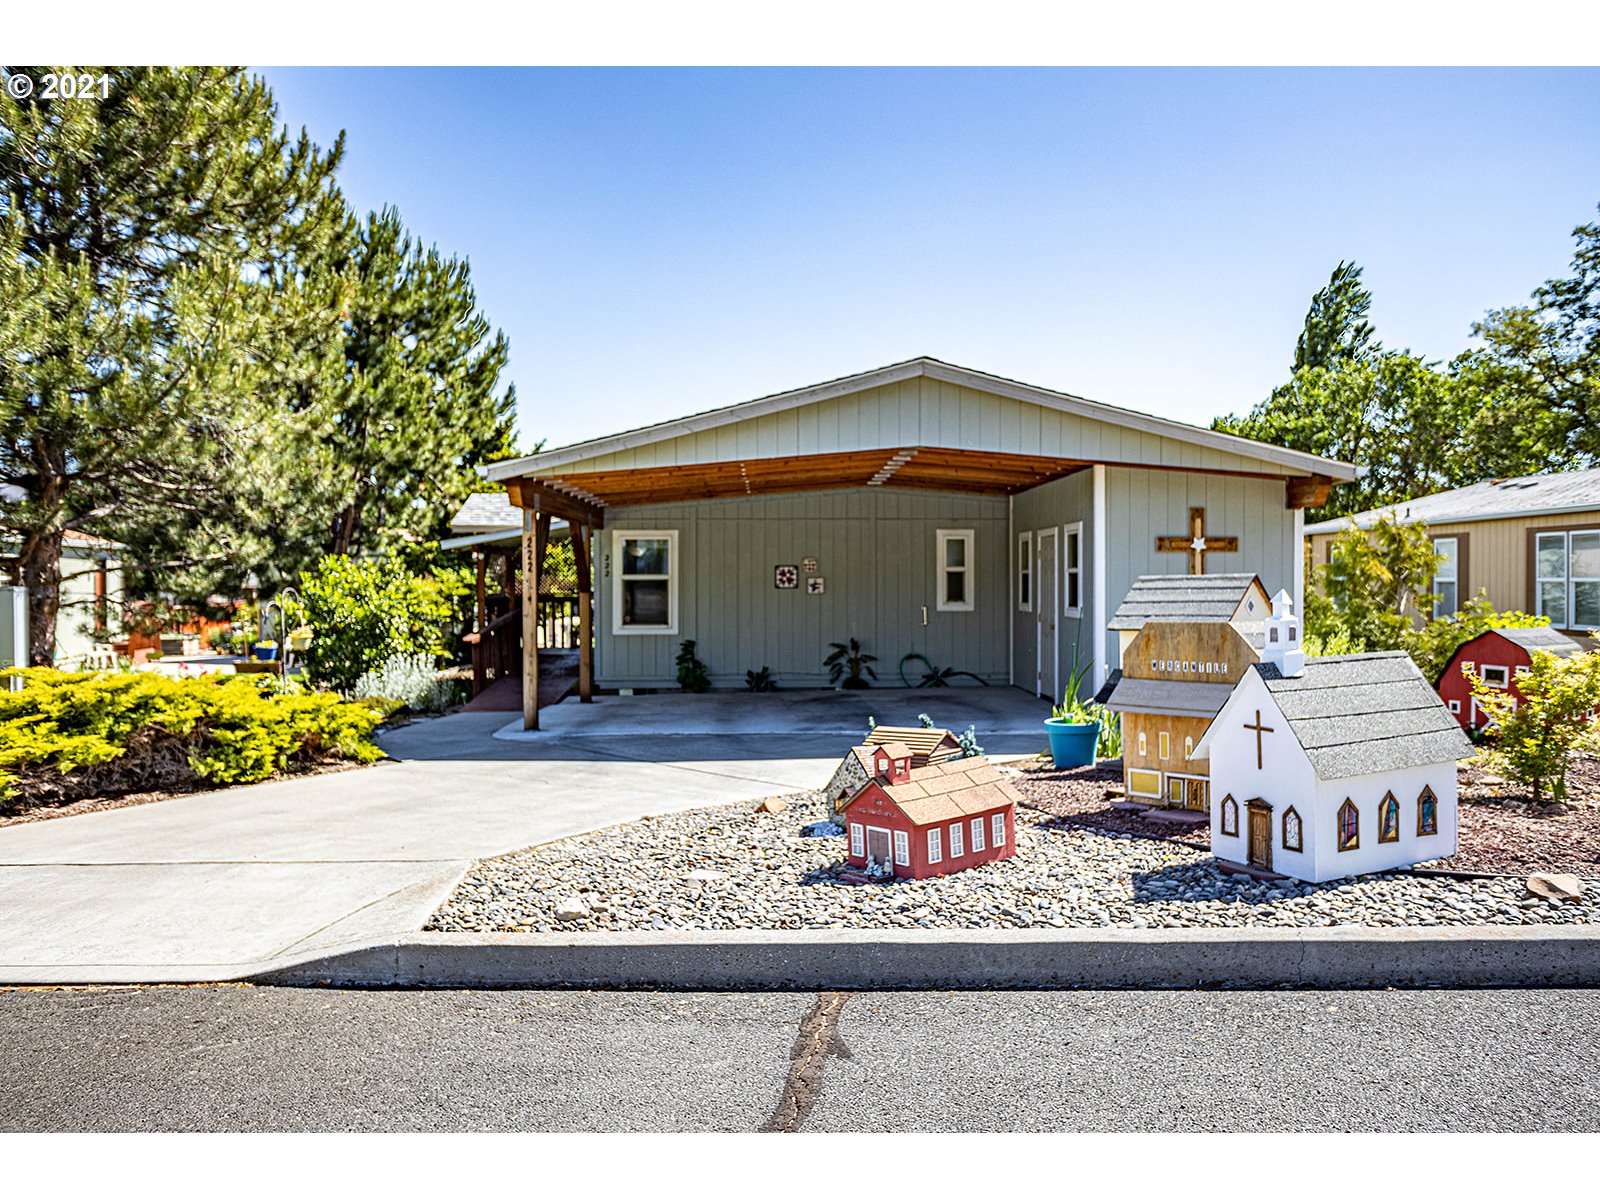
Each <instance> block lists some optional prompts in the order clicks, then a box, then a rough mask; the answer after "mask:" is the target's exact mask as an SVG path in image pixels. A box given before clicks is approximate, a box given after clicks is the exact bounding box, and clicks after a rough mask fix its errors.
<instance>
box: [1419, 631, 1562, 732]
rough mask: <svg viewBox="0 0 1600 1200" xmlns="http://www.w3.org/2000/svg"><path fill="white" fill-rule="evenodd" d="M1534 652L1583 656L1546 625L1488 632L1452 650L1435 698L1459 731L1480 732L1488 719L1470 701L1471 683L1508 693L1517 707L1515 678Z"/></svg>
mask: <svg viewBox="0 0 1600 1200" xmlns="http://www.w3.org/2000/svg"><path fill="white" fill-rule="evenodd" d="M1535 650H1544V651H1546V652H1548V653H1550V654H1554V655H1557V656H1559V657H1561V658H1571V657H1572V656H1573V655H1576V654H1582V653H1583V647H1582V646H1581V645H1579V644H1578V643H1577V642H1575V641H1573V639H1571V638H1569V637H1568V636H1567V635H1566V634H1564V633H1557V632H1556V631H1555V630H1554V629H1551V628H1550V627H1549V626H1548V625H1544V626H1535V627H1534V628H1532V629H1491V630H1489V631H1488V632H1487V633H1480V634H1479V635H1478V636H1477V637H1475V638H1472V639H1471V640H1470V641H1466V642H1462V643H1461V645H1460V646H1458V647H1456V652H1455V653H1454V654H1452V655H1451V656H1450V661H1449V662H1447V663H1446V664H1445V666H1444V672H1443V674H1441V675H1440V676H1439V683H1438V692H1439V698H1440V699H1441V700H1443V701H1444V702H1445V706H1446V707H1447V708H1448V709H1449V710H1450V715H1451V716H1452V717H1454V718H1455V719H1456V720H1457V721H1458V722H1460V724H1461V727H1462V728H1463V729H1482V728H1483V727H1484V726H1485V725H1486V724H1488V721H1489V718H1488V716H1487V715H1486V714H1485V713H1484V712H1483V710H1482V709H1480V708H1479V707H1478V702H1477V700H1476V699H1474V698H1473V695H1472V682H1473V680H1474V679H1481V680H1483V682H1484V683H1486V684H1488V685H1489V686H1490V687H1494V688H1502V689H1504V690H1506V691H1508V692H1510V693H1511V694H1512V695H1513V696H1515V697H1516V700H1517V703H1518V704H1519V705H1520V704H1521V703H1522V701H1523V695H1522V692H1521V691H1519V690H1518V688H1517V676H1518V675H1520V674H1521V673H1522V672H1523V671H1526V670H1527V669H1528V668H1529V667H1531V666H1532V665H1533V652H1534V651H1535ZM1467 671H1470V672H1471V673H1472V679H1468V678H1467V676H1466V674H1465V672H1467Z"/></svg>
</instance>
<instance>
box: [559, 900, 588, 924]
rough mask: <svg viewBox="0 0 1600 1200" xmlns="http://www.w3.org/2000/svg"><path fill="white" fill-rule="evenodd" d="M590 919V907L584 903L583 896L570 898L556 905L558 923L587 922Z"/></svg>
mask: <svg viewBox="0 0 1600 1200" xmlns="http://www.w3.org/2000/svg"><path fill="white" fill-rule="evenodd" d="M588 919H589V906H588V905H587V904H585V903H584V902H583V897H582V896H568V897H567V898H566V899H565V900H563V901H562V902H561V903H560V904H558V905H556V920H558V921H586V920H588Z"/></svg>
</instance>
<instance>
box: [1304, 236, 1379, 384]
mask: <svg viewBox="0 0 1600 1200" xmlns="http://www.w3.org/2000/svg"><path fill="white" fill-rule="evenodd" d="M1371 308H1372V293H1371V292H1370V291H1368V290H1367V288H1366V287H1365V286H1364V285H1363V284H1362V282H1361V268H1360V267H1358V266H1356V264H1355V263H1353V262H1351V263H1347V262H1345V261H1344V260H1342V259H1341V260H1340V262H1339V265H1338V266H1337V267H1335V268H1334V269H1333V274H1332V275H1330V276H1329V277H1328V282H1327V285H1326V286H1325V287H1323V288H1321V289H1319V290H1318V291H1317V293H1316V294H1315V295H1314V296H1312V297H1311V307H1310V308H1309V309H1308V310H1307V312H1306V323H1305V327H1304V328H1303V329H1301V331H1300V337H1299V339H1298V340H1297V341H1296V342H1295V345H1294V369H1295V371H1297V372H1298V371H1302V370H1304V369H1305V368H1307V367H1327V368H1333V367H1339V366H1343V365H1345V364H1346V363H1354V362H1365V361H1368V360H1370V359H1373V358H1375V357H1377V356H1378V355H1379V354H1380V353H1381V352H1382V350H1383V347H1382V346H1380V345H1379V344H1378V341H1377V337H1376V335H1375V333H1374V331H1373V328H1372V324H1371V322H1369V321H1368V320H1367V313H1368V311H1369V310H1370V309H1371Z"/></svg>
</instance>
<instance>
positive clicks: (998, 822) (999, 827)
mask: <svg viewBox="0 0 1600 1200" xmlns="http://www.w3.org/2000/svg"><path fill="white" fill-rule="evenodd" d="M990 824H991V825H992V826H993V830H994V837H993V838H992V839H991V840H992V841H993V842H994V844H995V846H996V848H998V847H1000V846H1004V845H1005V844H1006V815H1005V813H1003V812H997V813H995V814H994V817H993V818H992V820H991V822H990Z"/></svg>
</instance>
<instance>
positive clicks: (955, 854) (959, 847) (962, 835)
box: [950, 821, 967, 858]
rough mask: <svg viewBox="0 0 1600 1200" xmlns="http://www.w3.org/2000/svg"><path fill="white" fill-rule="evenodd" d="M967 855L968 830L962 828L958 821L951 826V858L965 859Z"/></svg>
mask: <svg viewBox="0 0 1600 1200" xmlns="http://www.w3.org/2000/svg"><path fill="white" fill-rule="evenodd" d="M966 853H967V835H966V830H965V829H963V828H962V826H961V822H960V821H957V822H956V823H955V824H954V825H952V826H950V857H951V858H964V857H966Z"/></svg>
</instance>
